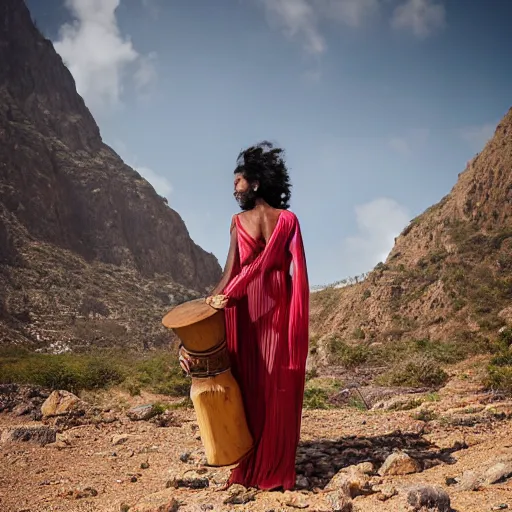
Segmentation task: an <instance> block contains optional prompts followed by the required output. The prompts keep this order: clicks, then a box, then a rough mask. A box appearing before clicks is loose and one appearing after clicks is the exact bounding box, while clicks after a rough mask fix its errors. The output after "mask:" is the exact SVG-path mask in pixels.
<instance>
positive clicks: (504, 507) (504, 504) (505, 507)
mask: <svg viewBox="0 0 512 512" xmlns="http://www.w3.org/2000/svg"><path fill="white" fill-rule="evenodd" d="M507 509H508V505H507V504H506V503H500V504H499V505H494V506H493V507H492V508H491V510H507Z"/></svg>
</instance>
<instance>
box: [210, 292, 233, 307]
mask: <svg viewBox="0 0 512 512" xmlns="http://www.w3.org/2000/svg"><path fill="white" fill-rule="evenodd" d="M228 301H229V298H228V297H227V296H226V295H210V296H209V297H206V299H205V302H206V304H208V305H209V306H211V307H212V308H214V309H224V308H225V307H226V306H227V304H228Z"/></svg>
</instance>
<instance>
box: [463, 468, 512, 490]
mask: <svg viewBox="0 0 512 512" xmlns="http://www.w3.org/2000/svg"><path fill="white" fill-rule="evenodd" d="M511 476H512V461H501V462H497V463H496V464H493V465H492V466H490V467H488V468H487V469H486V470H484V471H464V473H462V476H461V477H459V478H457V479H456V480H457V485H456V487H457V489H459V490H461V491H477V490H478V489H481V488H482V487H484V486H486V485H492V484H496V483H498V482H502V481H504V480H507V479H509V478H510V477H511Z"/></svg>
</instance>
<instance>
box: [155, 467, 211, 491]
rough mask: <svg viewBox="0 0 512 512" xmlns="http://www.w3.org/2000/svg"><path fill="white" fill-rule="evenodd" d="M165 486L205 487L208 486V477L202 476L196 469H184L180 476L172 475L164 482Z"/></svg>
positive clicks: (175, 487) (176, 487)
mask: <svg viewBox="0 0 512 512" xmlns="http://www.w3.org/2000/svg"><path fill="white" fill-rule="evenodd" d="M165 486H166V487H167V488H174V489H178V488H179V487H186V488H188V489H205V488H206V487H209V486H210V481H209V479H208V477H206V476H202V475H201V473H198V472H197V471H186V472H185V473H184V474H183V475H181V476H173V477H172V478H170V479H169V480H168V481H167V483H166V484H165Z"/></svg>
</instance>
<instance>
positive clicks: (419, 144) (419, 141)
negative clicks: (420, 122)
mask: <svg viewBox="0 0 512 512" xmlns="http://www.w3.org/2000/svg"><path fill="white" fill-rule="evenodd" d="M428 137H429V130H427V129H425V128H418V129H415V130H411V131H410V132H409V133H407V134H406V135H402V136H393V137H391V138H390V139H389V140H388V144H389V146H390V148H391V149H393V150H394V151H396V152H397V153H399V154H400V155H402V156H411V155H413V154H415V153H416V152H417V151H419V150H421V149H422V148H423V147H424V146H425V144H426V143H427V141H428Z"/></svg>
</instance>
